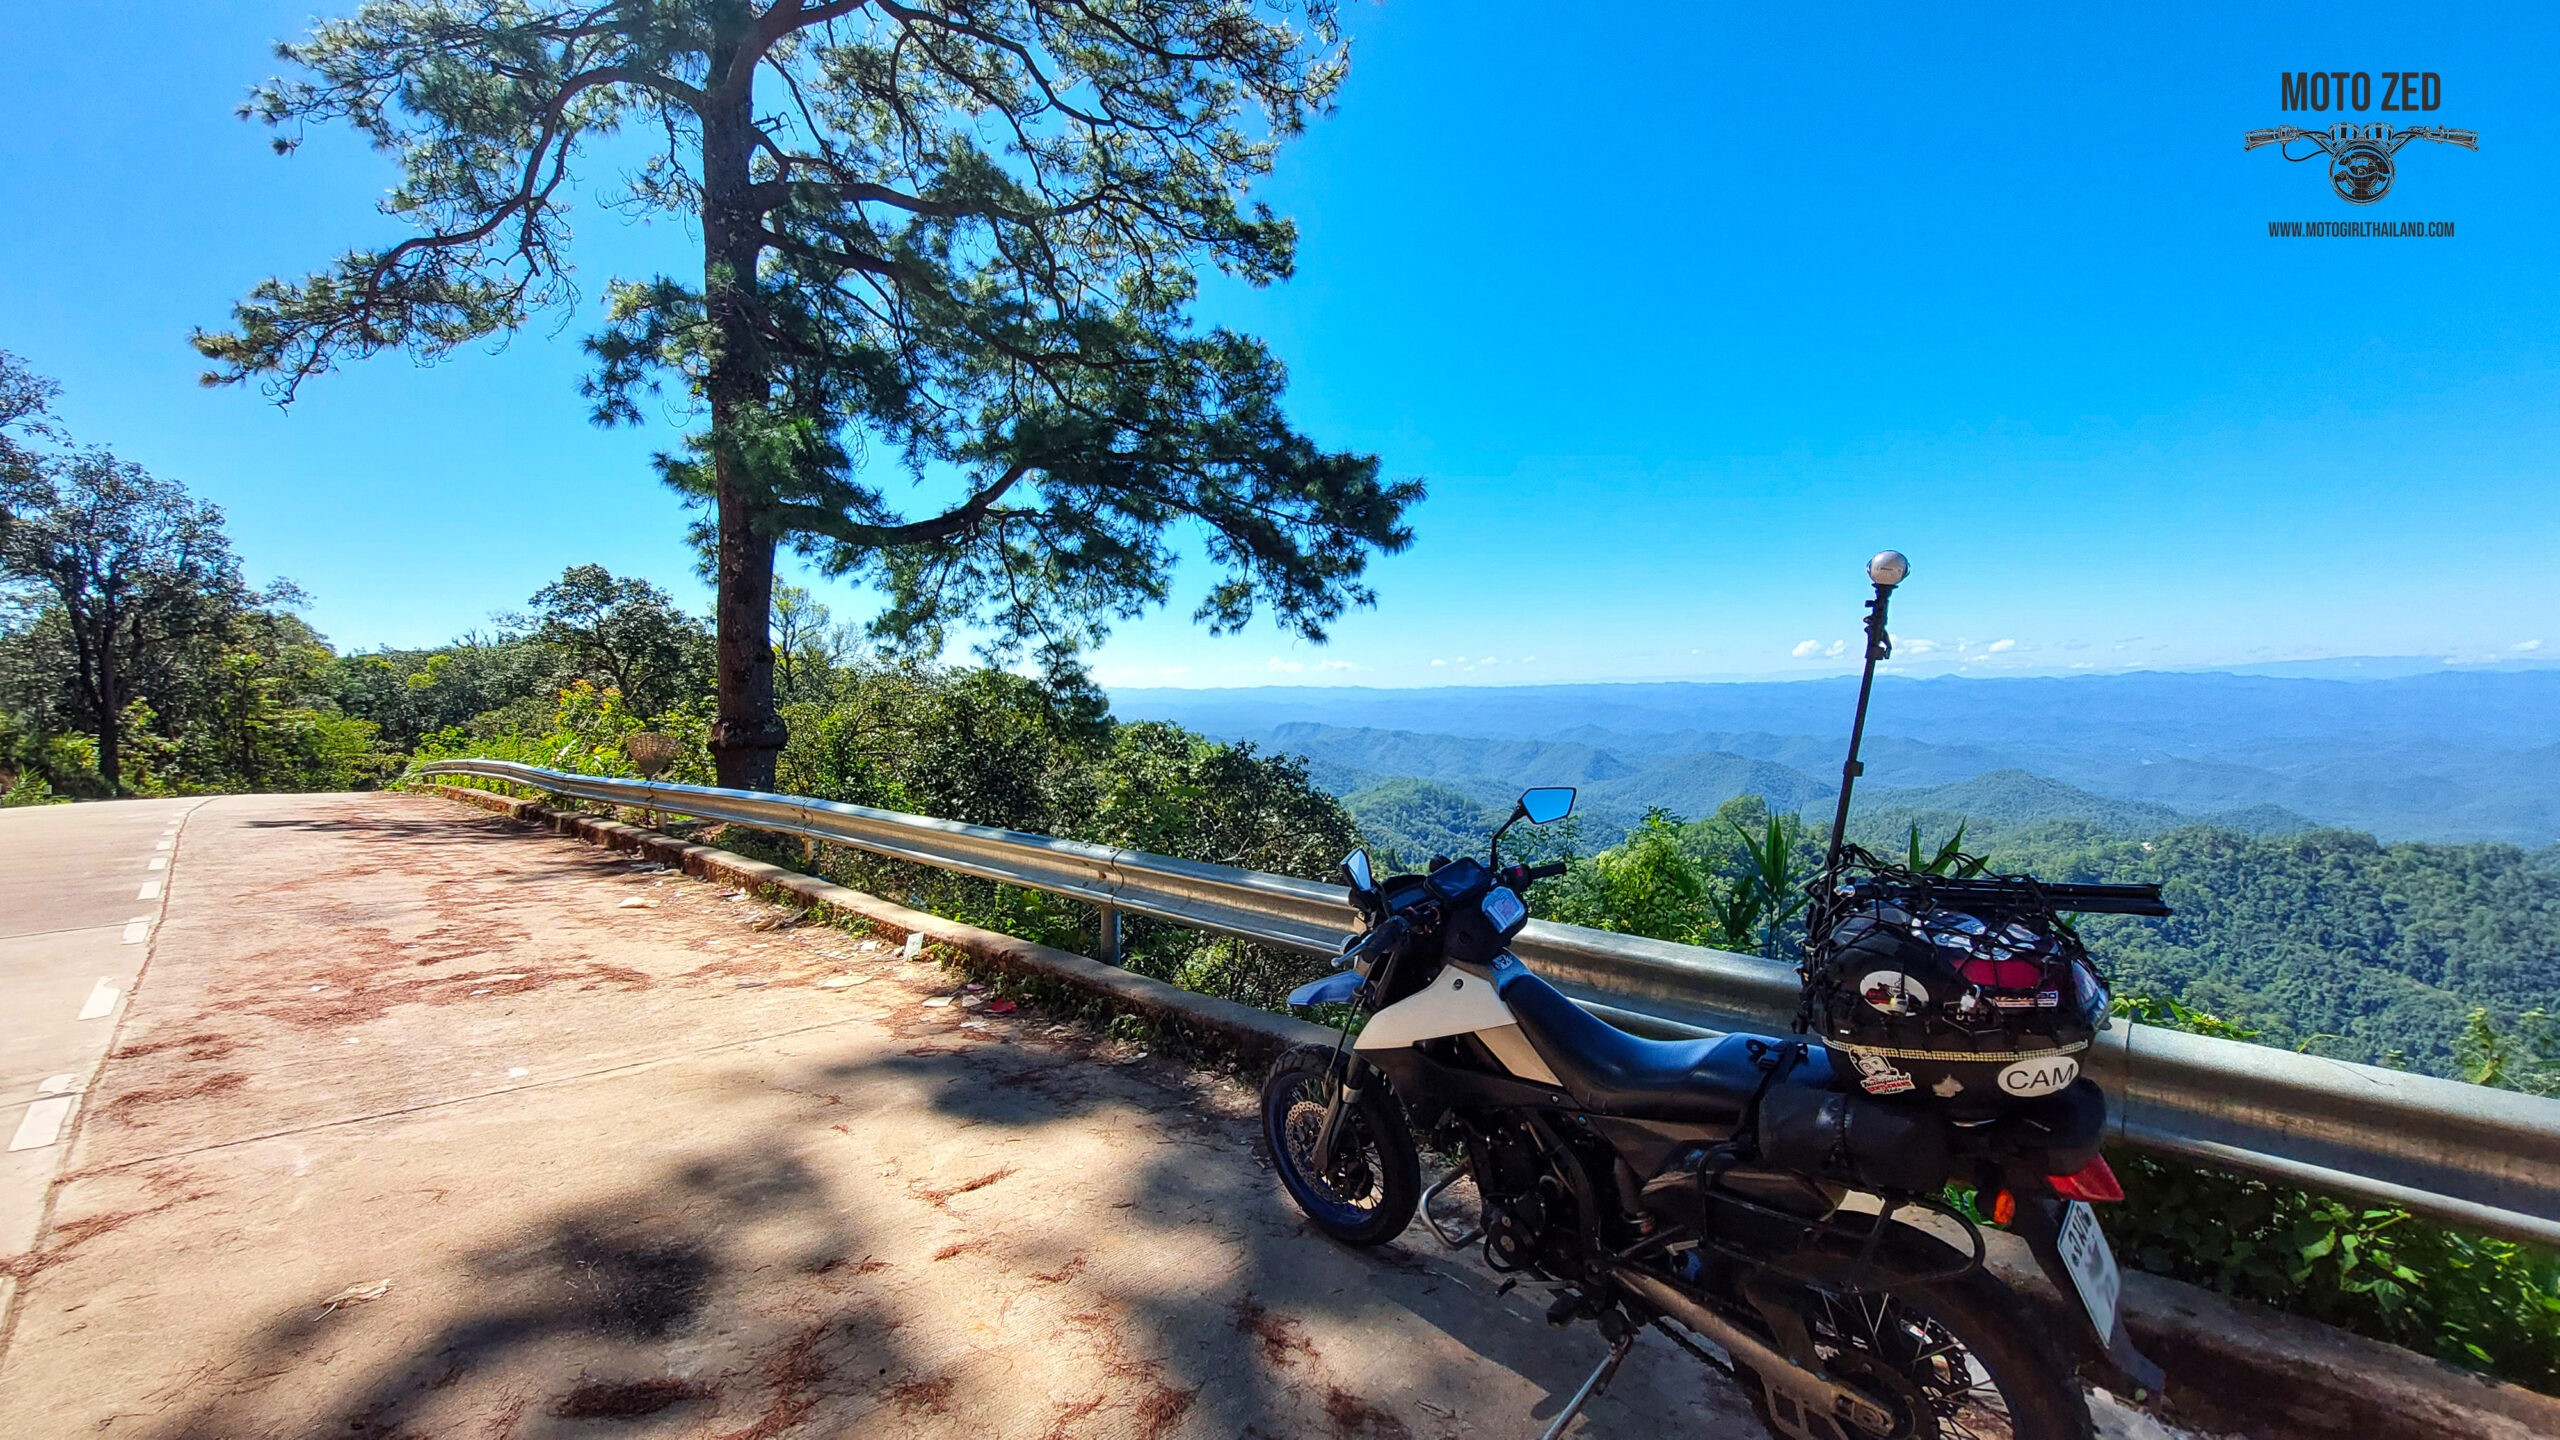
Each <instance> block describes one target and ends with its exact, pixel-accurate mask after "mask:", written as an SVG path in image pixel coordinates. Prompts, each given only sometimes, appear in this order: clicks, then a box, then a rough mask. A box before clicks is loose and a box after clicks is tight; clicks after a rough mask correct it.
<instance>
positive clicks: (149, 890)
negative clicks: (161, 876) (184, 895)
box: [133, 880, 160, 900]
mask: <svg viewBox="0 0 2560 1440" xmlns="http://www.w3.org/2000/svg"><path fill="white" fill-rule="evenodd" d="M133 898H134V899H136V900H157V899H159V898H160V882H159V881H157V880H145V881H143V882H142V893H141V894H139V895H136V896H134V897H133Z"/></svg>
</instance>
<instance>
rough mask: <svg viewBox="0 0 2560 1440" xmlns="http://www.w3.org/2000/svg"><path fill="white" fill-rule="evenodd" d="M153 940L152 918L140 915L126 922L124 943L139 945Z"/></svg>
mask: <svg viewBox="0 0 2560 1440" xmlns="http://www.w3.org/2000/svg"><path fill="white" fill-rule="evenodd" d="M150 938H151V917H150V916H148V915H138V916H136V917H134V918H133V919H131V920H127V921H126V922H124V943H126V944H127V945H139V944H141V943H142V942H143V941H145V940H148V939H150Z"/></svg>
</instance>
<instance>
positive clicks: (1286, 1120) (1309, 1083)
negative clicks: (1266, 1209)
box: [1262, 1045, 1422, 1246]
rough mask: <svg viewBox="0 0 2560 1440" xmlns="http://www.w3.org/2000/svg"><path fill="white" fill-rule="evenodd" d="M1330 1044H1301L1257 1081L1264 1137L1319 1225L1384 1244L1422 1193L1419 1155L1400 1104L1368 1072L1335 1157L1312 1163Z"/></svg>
mask: <svg viewBox="0 0 2560 1440" xmlns="http://www.w3.org/2000/svg"><path fill="white" fill-rule="evenodd" d="M1334 1085H1335V1076H1334V1051H1333V1048H1332V1047H1331V1046H1326V1045H1301V1046H1298V1047H1297V1048H1296V1049H1294V1050H1291V1051H1290V1052H1289V1053H1288V1054H1286V1055H1283V1056H1281V1057H1280V1059H1279V1061H1278V1063H1276V1064H1274V1065H1273V1066H1272V1067H1271V1074H1270V1075H1269V1077H1268V1078H1266V1079H1265V1080H1264V1081H1263V1082H1262V1138H1263V1141H1264V1143H1265V1144H1267V1145H1268V1146H1269V1147H1270V1150H1271V1164H1272V1168H1274V1169H1276V1170H1278V1171H1279V1172H1280V1183H1281V1184H1282V1185H1283V1186H1285V1187H1287V1189H1288V1191H1289V1198H1290V1199H1292V1200H1294V1201H1296V1202H1297V1204H1298V1208H1299V1209H1300V1210H1302V1211H1304V1212H1305V1213H1306V1217H1307V1218H1308V1219H1309V1220H1312V1221H1314V1222H1315V1226H1316V1228H1317V1229H1319V1230H1322V1231H1323V1232H1324V1233H1326V1234H1327V1235H1330V1236H1332V1237H1333V1238H1334V1239H1336V1240H1339V1241H1341V1242H1342V1243H1344V1244H1346V1245H1361V1246H1368V1245H1383V1244H1385V1243H1386V1242H1387V1241H1389V1240H1393V1239H1394V1238H1396V1237H1397V1236H1398V1235H1401V1234H1403V1233H1404V1227H1405V1226H1406V1225H1408V1224H1410V1223H1411V1222H1412V1220H1413V1207H1414V1205H1415V1203H1416V1202H1417V1201H1419V1200H1420V1199H1421V1197H1422V1154H1421V1152H1420V1151H1419V1150H1418V1149H1416V1148H1415V1146H1414V1143H1413V1127H1412V1126H1411V1125H1410V1124H1408V1123H1407V1122H1406V1120H1405V1114H1404V1105H1403V1103H1402V1102H1401V1101H1399V1100H1397V1099H1396V1097H1395V1095H1394V1093H1393V1092H1392V1091H1390V1090H1388V1089H1387V1086H1386V1081H1385V1079H1384V1078H1383V1077H1381V1076H1378V1075H1377V1074H1375V1073H1374V1072H1372V1073H1371V1074H1370V1075H1369V1077H1368V1081H1367V1083H1366V1084H1365V1085H1363V1086H1362V1088H1361V1091H1360V1096H1359V1098H1358V1099H1357V1100H1356V1101H1354V1102H1353V1103H1352V1105H1351V1108H1350V1111H1349V1113H1347V1114H1345V1115H1344V1116H1343V1117H1342V1127H1341V1131H1340V1133H1339V1134H1338V1135H1337V1136H1336V1138H1335V1141H1334V1163H1333V1166H1332V1168H1331V1169H1330V1170H1329V1171H1327V1172H1325V1173H1322V1174H1319V1173H1317V1171H1316V1165H1315V1142H1316V1136H1317V1134H1318V1133H1319V1132H1321V1130H1322V1129H1323V1127H1324V1115H1325V1110H1326V1108H1327V1106H1328V1105H1330V1103H1331V1102H1332V1099H1333V1093H1334Z"/></svg>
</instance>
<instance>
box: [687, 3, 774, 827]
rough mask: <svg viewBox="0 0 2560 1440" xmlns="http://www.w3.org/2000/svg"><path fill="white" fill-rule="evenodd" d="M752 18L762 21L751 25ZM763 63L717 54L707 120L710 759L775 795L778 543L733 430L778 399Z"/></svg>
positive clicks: (745, 785)
mask: <svg viewBox="0 0 2560 1440" xmlns="http://www.w3.org/2000/svg"><path fill="white" fill-rule="evenodd" d="M738 9H739V11H741V12H744V11H745V7H743V6H740V7H738ZM736 18H737V17H732V19H733V23H734V22H735V19H736ZM744 18H745V19H746V21H747V23H752V16H751V15H748V16H745V17H744ZM754 64H755V61H754V59H753V58H752V57H750V56H747V55H744V54H741V53H740V52H739V50H738V48H737V45H736V44H735V42H734V39H733V40H732V41H730V42H726V43H724V44H722V45H721V46H719V47H717V48H715V50H714V52H713V55H712V64H711V67H710V75H709V77H708V78H709V80H710V82H711V83H710V86H709V89H710V92H711V93H712V94H713V95H714V96H715V97H718V98H715V101H714V103H713V104H712V105H710V106H708V107H706V108H705V112H704V114H703V116H702V190H703V198H702V250H703V300H704V304H705V306H706V308H707V311H708V314H709V318H710V321H711V327H712V330H713V335H714V338H713V341H712V348H711V358H710V369H709V373H708V375H707V376H706V377H705V378H706V384H705V387H704V388H705V390H706V392H707V395H708V398H709V399H710V402H711V433H712V469H713V476H714V479H715V481H716V483H717V486H718V490H719V493H718V495H717V497H716V500H715V514H716V517H717V519H718V522H719V527H720V538H719V556H718V561H717V566H716V572H717V578H718V583H719V587H720V594H719V599H718V601H717V603H716V606H715V612H716V613H715V616H714V621H715V628H716V631H717V641H716V649H715V663H716V669H717V672H718V687H719V688H718V703H719V718H718V720H717V721H715V722H714V723H713V725H712V727H711V756H712V763H713V767H714V770H715V772H716V773H717V774H718V776H719V780H720V783H721V784H722V785H725V786H728V787H730V788H733V789H739V790H770V789H772V788H773V775H774V760H775V757H776V756H778V755H779V754H780V753H781V750H782V745H783V741H784V739H785V738H786V732H785V731H784V729H783V725H782V719H781V717H780V716H779V715H777V714H776V713H775V712H774V705H773V635H772V622H773V551H774V542H773V537H772V536H771V535H770V534H768V533H766V532H765V531H764V530H763V529H762V528H761V527H760V525H759V524H758V521H759V519H760V518H761V517H760V516H759V515H758V514H757V510H758V504H757V501H758V496H759V493H760V492H759V489H758V487H757V486H756V485H755V484H754V483H753V482H752V479H751V477H749V476H748V475H747V474H746V473H745V462H744V458H743V456H742V455H741V453H740V450H739V447H738V445H737V443H736V434H737V431H736V428H735V427H736V426H737V425H738V424H739V423H741V422H742V421H745V420H748V419H749V418H750V417H752V416H753V415H754V414H755V413H756V412H757V411H758V410H759V409H760V408H761V407H762V406H763V405H764V403H765V401H766V400H767V399H768V398H769V396H770V393H771V379H770V376H769V375H768V373H767V371H768V366H767V362H766V360H765V357H764V346H763V343H762V340H761V338H760V337H759V336H758V334H757V331H756V312H755V304H754V298H755V288H756V284H757V275H756V268H757V264H758V262H759V260H760V258H761V256H762V253H763V250H764V239H763V234H762V230H761V225H760V217H759V216H758V214H757V212H756V209H755V206H754V203H753V199H752V196H751V194H750V189H751V186H752V185H753V183H754V173H753V170H752V167H751V164H750V161H751V158H752V157H753V155H754V153H755V149H754V147H755V134H756V132H755V87H754V84H753V82H752V68H753V66H754ZM735 66H746V67H748V69H749V74H747V75H742V76H739V77H738V80H737V83H736V84H734V85H729V84H724V83H722V82H723V81H724V80H726V79H727V78H728V76H729V72H730V71H731V69H732V68H733V67H735Z"/></svg>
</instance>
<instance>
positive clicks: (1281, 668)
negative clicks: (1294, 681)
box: [1262, 655, 1307, 675]
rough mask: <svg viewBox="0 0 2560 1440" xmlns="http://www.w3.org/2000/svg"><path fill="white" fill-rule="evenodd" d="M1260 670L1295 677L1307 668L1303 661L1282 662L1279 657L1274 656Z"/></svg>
mask: <svg viewBox="0 0 2560 1440" xmlns="http://www.w3.org/2000/svg"><path fill="white" fill-rule="evenodd" d="M1262 668H1263V669H1265V670H1269V671H1272V672H1274V673H1277V674H1285V675H1295V674H1297V673H1298V672H1299V671H1301V670H1304V669H1306V668H1307V667H1306V664H1305V663H1304V662H1303V661H1298V660H1283V659H1281V658H1280V657H1279V656H1277V655H1274V656H1272V657H1271V659H1270V660H1269V661H1267V662H1265V663H1264V665H1263V667H1262Z"/></svg>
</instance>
